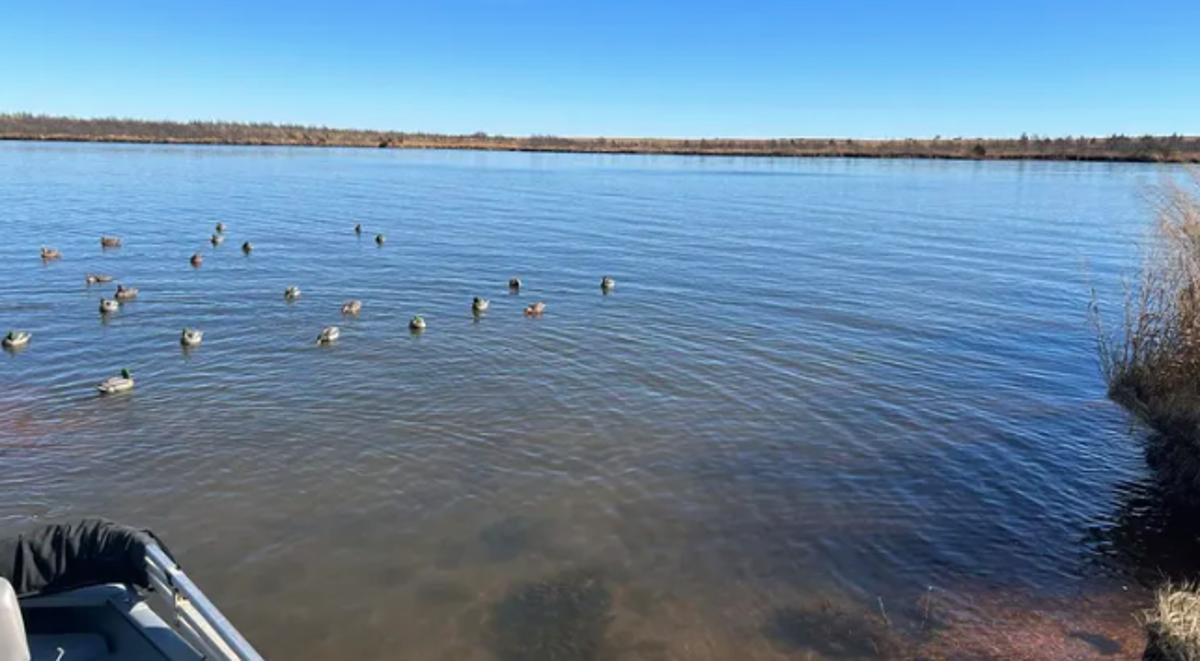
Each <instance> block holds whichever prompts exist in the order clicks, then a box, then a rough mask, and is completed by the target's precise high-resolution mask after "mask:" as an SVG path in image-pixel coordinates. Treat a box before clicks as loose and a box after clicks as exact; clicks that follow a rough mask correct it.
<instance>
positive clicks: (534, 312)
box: [525, 301, 546, 317]
mask: <svg viewBox="0 0 1200 661" xmlns="http://www.w3.org/2000/svg"><path fill="white" fill-rule="evenodd" d="M545 311H546V304H545V303H543V302H541V301H538V302H537V303H531V304H529V305H528V306H526V307H525V316H526V317H540V316H542V313H543V312H545Z"/></svg>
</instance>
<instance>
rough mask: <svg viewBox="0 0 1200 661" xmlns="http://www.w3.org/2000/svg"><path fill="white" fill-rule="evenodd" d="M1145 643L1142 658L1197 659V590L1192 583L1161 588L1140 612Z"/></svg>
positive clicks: (1199, 659) (1199, 628)
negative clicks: (1145, 609)
mask: <svg viewBox="0 0 1200 661" xmlns="http://www.w3.org/2000/svg"><path fill="white" fill-rule="evenodd" d="M1143 622H1144V624H1145V626H1146V634H1147V636H1148V638H1149V647H1148V649H1147V654H1146V658H1149V659H1157V660H1158V661H1200V591H1197V587H1196V585H1194V584H1192V585H1182V586H1170V585H1168V586H1167V587H1165V588H1163V589H1162V590H1160V591H1159V592H1158V595H1157V596H1156V597H1155V600H1154V606H1153V607H1151V608H1150V609H1149V610H1147V611H1146V612H1145V614H1144V616H1143Z"/></svg>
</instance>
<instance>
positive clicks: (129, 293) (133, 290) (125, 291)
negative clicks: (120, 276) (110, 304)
mask: <svg viewBox="0 0 1200 661" xmlns="http://www.w3.org/2000/svg"><path fill="white" fill-rule="evenodd" d="M137 295H138V290H137V287H126V286H125V285H117V293H116V294H113V297H114V298H116V299H117V300H118V301H132V300H133V299H135V298H137Z"/></svg>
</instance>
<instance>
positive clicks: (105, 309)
mask: <svg viewBox="0 0 1200 661" xmlns="http://www.w3.org/2000/svg"><path fill="white" fill-rule="evenodd" d="M120 309H121V304H120V303H119V302H118V301H114V300H113V299H111V298H102V299H100V314H111V313H113V312H116V311H117V310H120Z"/></svg>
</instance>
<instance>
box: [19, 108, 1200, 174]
mask: <svg viewBox="0 0 1200 661" xmlns="http://www.w3.org/2000/svg"><path fill="white" fill-rule="evenodd" d="M0 140H4V141H32V142H103V143H127V144H162V145H228V146H245V147H351V148H374V149H379V148H383V149H452V150H477V151H508V152H534V153H539V152H540V153H580V154H661V155H677V156H748V157H775V158H895V159H931V160H974V161H987V160H1003V161H1013V160H1027V161H1095V162H1135V163H1200V137H1198V136H1178V135H1174V136H1141V137H1127V136H1110V137H1107V138H1074V137H1071V138H1043V137H1038V136H1032V137H1030V136H1022V137H1020V138H1014V139H996V138H989V139H974V138H953V139H932V140H914V139H909V140H852V139H833V138H780V139H753V140H750V139H724V138H714V139H668V138H564V137H558V136H542V135H535V136H528V137H511V136H499V135H488V134H485V133H474V134H469V135H441V134H433V133H410V132H400V131H365V130H355V129H331V128H326V127H312V126H295V125H275V124H242V123H233V122H166V121H144V120H132V119H79V118H74V117H52V116H46V115H29V114H0Z"/></svg>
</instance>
